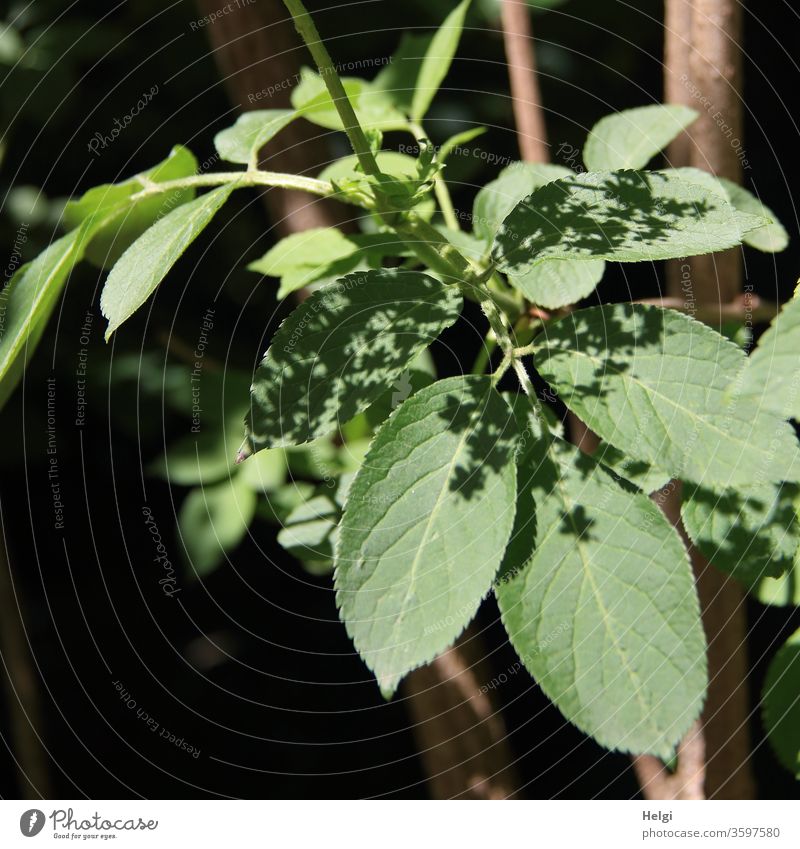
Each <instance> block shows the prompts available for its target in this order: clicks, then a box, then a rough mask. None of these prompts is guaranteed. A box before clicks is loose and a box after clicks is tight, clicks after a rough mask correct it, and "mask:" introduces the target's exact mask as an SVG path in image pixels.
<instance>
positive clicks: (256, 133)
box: [214, 109, 298, 168]
mask: <svg viewBox="0 0 800 849" xmlns="http://www.w3.org/2000/svg"><path fill="white" fill-rule="evenodd" d="M297 117H298V113H297V112H295V111H294V110H292V109H256V110H253V111H252V112H245V113H244V114H242V115H240V116H239V118H238V119H237V120H236V123H235V124H234V125H233V126H232V127H228V128H227V129H225V130H221V131H220V132H218V133H217V134H216V135H215V136H214V147H215V148H216V149H217V153H218V154H219V155H220V157H221V158H222V159H224V160H225V161H226V162H237V163H239V164H240V165H247V166H248V167H252V168H256V167H257V166H258V152H259V150H261V148H262V147H264V145H265V144H266V143H267V142H268V141H270V139H272V138H274V137H275V136H276V135H277V134H278V133H279V132H280V131H281V130H282V129H283V128H284V127H286V126H287V125H288V124H291V122H292V121H294V119H295V118H297Z"/></svg>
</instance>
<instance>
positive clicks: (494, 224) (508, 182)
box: [472, 162, 572, 241]
mask: <svg viewBox="0 0 800 849" xmlns="http://www.w3.org/2000/svg"><path fill="white" fill-rule="evenodd" d="M571 174H572V171H570V169H569V168H564V166H563V165H549V164H545V163H539V162H514V163H512V164H511V165H509V166H508V167H507V168H504V169H503V170H502V171H501V172H500V173H499V174H498V176H497V177H496V178H495V179H494V180H492V181H491V182H489V183H487V184H486V185H485V186H484V187H483V188H482V189H481V190H480V191H479V192H478V194H477V195H475V202H474V203H473V205H472V229H473V231H474V232H475V235H476V236H479V237H480V238H482V239H486V240H489V241H490V240H492V239H494V236H495V233H497V230H498V228H499V227H500V225H501V224H502V223H503V221H504V220H505V219H506V217H507V216H508V214H509V213H510V212H511V210H512V209H514V207H515V206H516V205H517V204H518V203H519V202H520V201H521V200H522V199H523V198H526V197H528V195H530V194H531V193H532V192H535V191H536V189H540V188H541V187H542V186H546V185H547V184H548V183H552V182H553V181H554V180H559V179H561V178H563V177H569V176H570V175H571Z"/></svg>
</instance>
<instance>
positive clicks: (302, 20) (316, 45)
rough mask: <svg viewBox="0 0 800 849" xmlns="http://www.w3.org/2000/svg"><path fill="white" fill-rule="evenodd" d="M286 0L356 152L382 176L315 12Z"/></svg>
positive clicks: (373, 173)
mask: <svg viewBox="0 0 800 849" xmlns="http://www.w3.org/2000/svg"><path fill="white" fill-rule="evenodd" d="M283 2H284V5H285V6H286V8H287V9H288V10H289V14H290V15H291V16H292V18H293V19H294V26H295V29H296V30H297V32H298V33H299V34H300V38H302V39H303V41H304V42H305V44H306V47H308V49H309V52H310V53H311V55H312V56H313V58H314V61H315V62H316V63H317V68H319V73H320V76H321V77H322V81H323V82H324V83H325V87H326V88H327V89H328V92H329V93H330V96H331V99H332V100H333V105H334V106H335V107H336V111H337V112H338V113H339V117H340V118H341V119H342V124H343V125H344V131H345V133H347V138H348V139H349V140H350V145H351V147H352V148H353V150H354V151H355V154H356V156H357V157H358V161H359V162H360V163H361V167H362V168H363V169H364V173H365V174H369V175H370V176H372V177H379V176H380V173H381V171H380V168H378V163H377V161H376V160H375V157H374V155H373V153H372V150H371V149H370V146H369V142H368V141H367V137H366V136H365V135H364V131H363V130H362V129H361V124H359V122H358V118H357V117H356V113H355V110H354V109H353V106H352V104H351V103H350V98H349V97H348V96H347V92H346V91H345V90H344V86H343V85H342V81H341V79H340V78H339V74H338V73H337V71H336V66H335V65H334V64H333V59H331V56H330V53H328V48H327V47H325V43H324V42H323V41H322V39H321V38H320V35H319V33H318V32H317V28H316V26H315V25H314V21H313V20H312V18H311V15H309V13H308V11H307V10H306V7H305V6H304V5H303V3H302V2H301V0H283Z"/></svg>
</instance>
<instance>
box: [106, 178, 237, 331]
mask: <svg viewBox="0 0 800 849" xmlns="http://www.w3.org/2000/svg"><path fill="white" fill-rule="evenodd" d="M233 188H234V186H233V185H228V186H220V187H219V188H218V189H214V190H213V191H211V192H208V193H207V194H205V195H202V196H201V197H199V198H196V199H195V200H193V201H190V202H189V203H186V204H184V205H183V206H179V207H178V208H177V209H173V210H172V212H170V213H169V215H166V216H165V217H164V218H161V219H160V220H159V221H157V222H156V223H155V224H154V225H153V226H152V227H150V229H149V230H146V231H145V232H144V233H143V234H142V235H141V236H140V237H139V238H138V239H137V240H136V241H135V242H134V243H133V244H132V245H131V246H130V247H129V248H128V249H127V250H126V251H125V253H124V254H123V255H122V256H121V257H120V259H119V262H117V264H116V265H115V266H114V267H113V268H112V269H111V273H110V274H109V275H108V280H106V285H105V287H104V288H103V294H102V295H101V297H100V308H101V309H102V311H103V315H104V316H105V317H106V318H107V319H108V328H107V330H106V339H108V338H109V337H110V336H111V334H112V333H113V332H114V331H115V330H116V329H117V328H118V327H119V326H120V325H121V324H122V323H123V322H124V321H126V320H127V319H129V318H130V317H131V316H132V315H133V314H134V313H135V312H136V310H137V309H139V307H140V306H141V305H142V304H143V303H144V302H145V301H146V300H147V299H148V298H149V297H150V295H152V293H153V292H154V291H155V289H156V287H157V286H158V284H159V283H160V282H161V281H162V280H163V279H164V278H165V277H166V276H167V273H168V272H169V270H170V268H172V266H173V265H174V264H175V263H176V262H177V261H178V259H179V258H180V256H181V254H182V253H183V252H184V251H185V250H186V248H188V247H189V245H190V244H191V243H192V242H193V241H194V240H195V239H196V238H197V237H198V236H199V235H200V233H201V232H202V231H203V230H204V229H205V227H206V226H207V225H208V224H209V222H210V221H211V219H212V218H213V217H214V215H215V214H216V213H217V211H218V210H219V208H220V207H221V206H222V204H223V203H225V201H226V200H227V199H228V196H229V195H230V193H231V192H232V191H233Z"/></svg>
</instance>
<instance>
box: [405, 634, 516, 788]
mask: <svg viewBox="0 0 800 849" xmlns="http://www.w3.org/2000/svg"><path fill="white" fill-rule="evenodd" d="M481 645H482V641H481V640H480V639H479V638H477V637H476V635H475V633H474V632H473V631H472V630H471V629H469V630H468V631H467V633H466V634H465V635H464V636H463V637H462V638H461V639H460V640H459V641H458V642H457V643H456V644H455V646H453V648H451V649H450V650H449V651H446V652H444V654H441V655H439V657H437V658H436V659H435V660H434V661H433V662H432V663H431V664H429V665H428V666H424V667H422V668H421V669H417V670H415V671H414V672H412V673H411V675H409V677H408V679H407V681H406V685H405V686H406V692H407V693H408V694H409V695H410V696H411V698H410V700H409V709H410V712H411V716H412V718H413V720H414V723H415V725H414V734H415V736H416V738H417V742H418V747H419V751H420V757H421V758H422V762H423V764H424V765H425V772H426V773H427V775H428V783H429V785H430V789H431V793H432V795H433V796H434V798H436V799H510V798H514V797H515V796H516V794H517V788H518V787H519V779H518V778H517V775H516V771H515V770H514V769H513V767H512V766H511V762H512V758H511V751H510V748H509V746H508V741H507V734H506V728H505V723H504V722H503V718H502V715H501V714H500V713H499V712H498V711H497V710H496V709H495V707H494V706H493V704H492V702H491V699H490V698H489V694H488V688H486V687H484V686H483V685H482V683H481V682H482V680H483V679H484V678H486V677H487V676H488V674H489V673H488V665H487V664H486V662H485V660H484V659H483V657H482V651H481Z"/></svg>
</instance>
